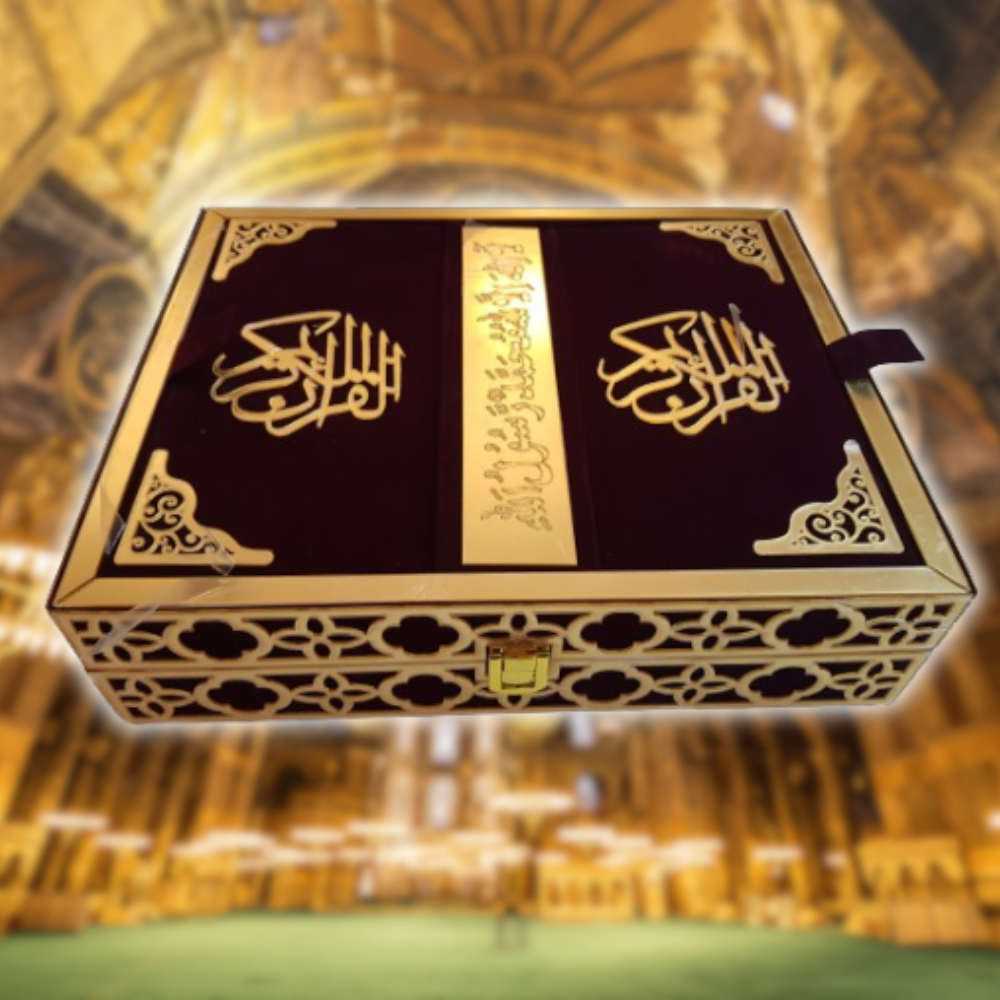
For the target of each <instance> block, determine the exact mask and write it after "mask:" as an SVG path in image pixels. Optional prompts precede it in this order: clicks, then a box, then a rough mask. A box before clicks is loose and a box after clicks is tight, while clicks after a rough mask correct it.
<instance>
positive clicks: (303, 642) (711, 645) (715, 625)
mask: <svg viewBox="0 0 1000 1000" xmlns="http://www.w3.org/2000/svg"><path fill="white" fill-rule="evenodd" d="M960 610H961V606H960V605H959V604H958V603H957V602H955V601H942V602H940V603H934V602H923V601H919V600H913V601H910V602H906V603H900V602H898V601H897V602H896V603H894V604H886V603H882V604H872V605H871V606H868V605H863V606H857V605H848V604H846V603H840V602H834V601H829V602H812V603H810V602H802V601H800V602H795V603H792V604H762V605H759V606H757V605H754V604H750V603H747V604H740V605H731V606H713V607H705V606H704V605H697V604H688V605H685V604H677V605H672V606H670V607H664V608H657V607H648V608H638V609H634V608H631V607H621V606H615V605H601V606H596V607H593V606H592V607H554V608H551V609H544V610H543V609H535V610H531V611H511V610H510V609H509V608H503V607H496V606H478V605H476V606H470V607H468V608H456V609H449V610H445V609H440V608H424V609H421V610H415V611H403V610H400V609H398V608H397V609H387V608H369V609H365V608H358V609H356V610H354V611H352V612H330V611H322V610H295V609H291V610H288V611H286V612H278V611H269V612H266V613H263V612H262V613H252V612H246V611H219V612H214V613H210V612H207V611H202V612H198V611H187V612H154V613H151V614H150V615H149V616H147V617H145V618H143V619H142V620H141V621H139V622H138V623H137V624H136V625H135V627H133V628H131V629H130V630H126V631H123V632H122V634H121V635H119V636H116V637H114V638H113V639H111V640H110V641H109V639H108V637H109V636H110V635H111V633H112V632H113V631H114V630H115V629H116V628H118V627H119V624H120V623H119V621H118V620H117V618H115V617H114V616H111V615H94V614H91V613H87V614H81V615H79V616H77V615H72V616H70V617H69V621H70V623H71V626H72V629H73V631H74V634H75V641H76V643H77V645H78V651H79V652H80V654H81V656H82V658H83V659H84V661H85V662H87V664H88V666H90V667H91V668H92V669H97V670H101V669H106V668H109V667H113V666H114V665H126V664H154V663H155V664H157V665H162V664H171V663H175V664H192V665H194V664H205V663H213V664H218V665H220V666H224V667H226V668H227V669H240V668H244V667H258V666H260V667H270V666H295V665H313V664H316V663H318V662H328V661H329V662H334V661H336V662H339V663H344V664H352V663H359V664H360V663H363V664H366V665H367V664H377V663H378V662H379V661H389V662H393V663H397V664H399V663H403V664H408V663H420V662H421V661H424V662H433V663H434V664H440V665H442V666H444V665H448V664H451V663H462V662H478V661H479V660H480V659H481V658H482V657H483V656H484V655H485V650H486V647H487V646H488V645H489V644H490V643H495V642H497V641H501V642H502V641H504V640H516V639H522V638H528V639H532V640H536V641H539V640H541V641H545V642H548V643H552V644H554V645H555V646H557V647H558V655H557V658H558V659H559V660H560V661H561V662H577V663H580V662H589V661H592V660H594V659H597V658H600V659H608V658H615V659H618V658H625V657H627V658H628V659H629V660H633V661H639V662H651V661H657V660H660V661H690V660H691V659H692V657H693V656H694V657H697V658H701V657H703V656H704V657H708V658H712V659H719V658H738V657H742V656H747V655H757V656H759V655H760V654H761V653H765V654H768V655H775V656H783V657H784V656H793V657H794V656H798V655H810V656H814V655H817V654H818V653H820V652H822V653H824V654H828V653H829V654H835V655H843V654H855V653H857V654H862V653H863V654H873V653H885V652H893V651H897V650H929V649H931V648H933V646H934V645H936V644H937V643H938V642H939V641H940V639H941V637H942V635H943V634H944V632H945V631H946V630H947V629H948V628H949V627H950V625H951V623H952V622H953V621H954V620H955V618H957V616H958V614H959V612H960ZM95 649H96V650H97V651H96V652H95ZM399 669H402V670H405V669H407V667H406V666H403V667H400V668H399Z"/></svg>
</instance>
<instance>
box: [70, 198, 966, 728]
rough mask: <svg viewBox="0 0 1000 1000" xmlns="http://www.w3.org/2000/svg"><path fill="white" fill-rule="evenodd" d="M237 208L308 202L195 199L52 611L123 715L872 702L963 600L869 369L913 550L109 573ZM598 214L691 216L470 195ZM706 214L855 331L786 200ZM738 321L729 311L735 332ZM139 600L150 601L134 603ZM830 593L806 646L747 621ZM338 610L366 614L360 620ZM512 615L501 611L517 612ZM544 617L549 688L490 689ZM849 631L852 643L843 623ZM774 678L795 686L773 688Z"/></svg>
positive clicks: (869, 427)
mask: <svg viewBox="0 0 1000 1000" xmlns="http://www.w3.org/2000/svg"><path fill="white" fill-rule="evenodd" d="M234 218H235V219H244V218H245V219H251V220H252V219H258V220H260V219H268V220H270V219H278V220H280V219H281V218H286V219H288V218H290V219H292V220H293V221H294V220H295V219H297V218H298V216H296V214H295V213H289V212H288V211H287V210H285V211H283V212H282V211H277V210H246V211H240V210H228V209H227V210H225V211H217V210H212V211H208V212H206V213H204V215H203V216H202V219H201V222H200V224H199V228H198V230H197V233H196V236H195V239H194V240H193V241H192V244H191V246H190V248H189V251H188V254H187V257H186V259H185V263H184V265H183V268H182V271H181V274H180V275H179V276H178V281H177V283H176V285H175V287H174V289H173V292H172V294H171V298H170V300H169V301H168V303H167V306H166V309H165V312H164V317H163V319H162V321H161V324H160V327H159V329H158V331H157V332H156V335H155V336H154V338H153V340H152V342H151V344H150V346H149V348H148V350H147V354H146V358H145V364H144V365H143V367H142V368H141V369H140V371H139V373H138V375H137V379H136V382H135V385H134V387H133V390H132V392H131V394H130V397H129V400H128V402H127V403H126V406H125V408H124V409H123V413H122V416H121V420H120V422H119V425H118V428H117V429H116V434H115V437H114V438H113V440H112V442H111V445H110V447H109V450H108V453H107V456H106V458H105V460H104V462H103V464H102V466H101V468H100V471H99V474H98V479H97V481H96V482H95V486H94V490H93V492H92V495H91V498H90V499H89V500H88V503H87V505H86V508H85V511H84V514H83V518H82V521H81V526H80V529H79V532H78V536H77V538H76V540H75V544H74V545H73V546H72V547H71V551H70V553H69V554H68V557H67V560H66V565H65V567H64V571H63V573H62V575H61V577H60V579H59V581H58V583H57V589H56V592H55V594H54V596H53V599H52V613H53V616H54V617H55V618H56V619H57V621H58V624H59V627H60V628H61V629H62V630H63V631H64V633H66V635H67V636H68V637H69V639H70V642H71V643H72V644H73V646H74V649H75V650H76V651H77V653H78V654H79V655H80V657H81V659H82V660H83V662H84V663H85V665H86V667H87V669H88V671H89V672H90V673H91V675H92V677H93V678H94V680H95V682H96V683H97V684H98V686H99V687H100V688H101V690H102V692H104V693H105V695H106V696H107V697H108V699H109V701H110V702H111V703H112V705H113V706H114V707H115V710H116V711H118V712H119V713H120V714H121V715H122V716H123V717H124V718H127V719H130V720H131V721H140V722H141V721H155V720H156V719H160V718H164V717H171V718H176V719H191V720H192V721H195V720H198V719H202V720H211V719H216V720H218V719H254V718H278V717H286V716H287V717H294V718H298V719H301V718H307V717H310V716H314V717H321V716H329V715H331V714H334V715H345V714H346V715H350V716H352V717H354V716H367V715H380V714H384V713H394V712H404V713H408V714H409V713H413V714H419V713H439V712H452V711H454V712H466V711H484V710H499V711H509V710H517V711H536V710H537V711H544V710H549V711H551V710H553V709H571V708H586V709H597V708H628V707H637V708H638V707H651V706H655V705H662V706H665V707H666V706H670V705H675V706H687V705H689V704H690V705H697V706H704V707H710V706H714V705H721V704H724V705H726V706H734V707H736V706H739V705H788V704H798V703H804V704H809V705H819V704H845V703H849V704H873V703H879V702H884V701H888V700H892V698H894V697H895V696H896V695H897V694H898V692H899V691H900V690H901V688H902V686H903V685H905V683H906V682H907V680H908V679H909V678H910V677H911V676H912V674H913V672H914V671H915V670H916V669H917V667H918V666H919V665H920V663H921V662H922V661H923V660H924V659H925V658H926V656H927V655H928V653H929V652H930V650H931V649H933V648H934V646H935V645H937V643H938V642H940V640H941V638H942V636H943V635H944V633H945V632H946V631H947V630H948V629H949V628H950V627H951V625H952V624H953V623H954V622H955V620H956V619H957V618H958V617H959V615H960V614H961V612H962V611H963V609H964V608H965V607H966V606H967V604H968V603H969V601H970V600H971V597H972V586H971V583H970V581H969V579H968V576H967V574H966V573H965V570H964V568H963V567H962V565H961V562H960V561H959V559H958V556H957V554H956V553H955V551H954V548H953V546H952V544H951V542H950V540H949V538H948V536H947V533H946V532H945V531H944V529H943V527H942V526H941V523H940V521H939V520H938V516H937V512H936V511H935V509H934V507H933V505H932V504H931V502H930V499H929V497H928V496H927V494H926V492H925V490H924V488H923V485H922V484H921V482H920V480H919V477H918V476H917V474H916V471H915V470H914V468H913V466H912V464H911V462H910V459H909V456H908V455H907V454H906V453H905V451H904V449H903V448H902V445H901V444H900V442H899V439H898V436H897V434H896V431H895V428H894V427H893V425H892V422H891V420H890V419H889V417H888V415H887V413H886V410H885V407H884V405H883V403H882V401H881V399H880V397H879V396H878V393H877V391H876V390H875V388H874V386H873V385H872V384H871V383H870V382H867V381H860V382H853V383H849V384H847V385H845V392H846V394H847V397H848V398H849V400H850V401H851V403H852V405H853V407H854V409H855V411H856V413H857V415H858V417H859V419H860V421H861V423H862V425H863V426H864V428H865V431H866V435H867V442H868V445H870V447H871V448H872V451H873V454H874V456H875V457H876V458H877V459H878V462H879V465H880V467H881V468H882V470H883V471H884V472H885V474H886V476H887V479H888V482H889V484H890V486H891V488H892V491H893V494H894V497H895V499H896V501H897V502H898V504H899V506H900V508H901V509H902V512H903V516H904V517H905V520H906V523H907V525H908V527H909V528H910V530H911V532H912V533H913V536H914V539H915V541H916V544H917V547H918V549H919V552H920V554H921V557H922V559H923V562H922V564H918V565H912V566H881V567H879V566H872V567H865V568H851V569H844V568H829V569H822V568H817V567H811V568H782V569H774V568H770V569H760V570H749V569H748V570H740V571H733V570H726V571H720V570H704V571H702V570H696V571H689V572H672V571H648V572H645V571H644V572H628V571H626V572H617V573H607V574H604V573H587V572H580V571H578V570H576V569H575V568H572V567H568V568H563V569H559V568H553V569H550V570H548V571H546V572H544V573H541V572H532V571H530V570H522V571H517V572H494V571H486V572H480V573H443V574H432V575H427V574H421V575H392V574H384V575H369V576H364V575H362V576H352V577H337V576H331V575H326V576H319V575H317V576H312V577H308V576H300V577H289V576H274V577H270V576H262V575H255V576H244V575H242V574H240V573H238V572H234V573H230V574H228V575H226V576H225V577H223V578H219V579H215V578H213V579H211V580H210V581H209V582H210V585H209V586H206V578H205V577H204V576H203V575H202V576H195V575H183V571H178V573H177V574H176V575H173V574H171V575H169V576H167V575H161V576H159V577H152V576H149V577H137V578H135V579H128V580H123V579H115V578H100V577H99V576H98V572H99V568H100V565H101V560H102V557H103V551H104V547H105V545H106V544H107V541H108V538H109V533H110V532H111V531H112V530H113V529H114V522H113V518H112V517H109V512H110V513H111V514H112V515H113V514H114V512H115V510H117V509H118V508H119V507H120V505H121V502H122V497H123V495H124V493H125V489H126V486H127V483H128V482H129V479H130V478H131V476H132V473H133V465H134V462H135V456H136V454H137V453H138V450H139V447H140V445H141V441H142V438H143V436H144V434H145V432H146V427H147V425H148V422H149V420H150V418H151V416H152V414H153V412H154V409H155V406H156V403H157V399H158V396H159V393H160V391H161V388H162V384H163V379H164V378H165V376H166V372H167V371H168V370H169V367H170V364H171V359H172V357H173V354H174V351H175V350H176V347H177V344H178V343H179V341H180V338H181V336H182V335H183V332H184V329H185V326H186V324H187V322H188V318H189V316H190V314H191V311H192V309H193V306H194V303H195V301H196V300H197V296H198V294H199V291H200V289H201V286H202V283H203V282H204V281H206V280H210V274H211V269H212V262H213V261H214V260H215V255H216V253H217V251H218V249H219V246H220V245H221V242H222V239H223V236H224V234H225V230H226V227H227V225H228V223H229V222H230V221H231V220H232V219H234ZM308 218H309V219H315V218H318V219H321V220H329V221H333V222H336V221H337V220H339V219H343V218H347V219H355V220H361V219H366V220H367V219H371V220H377V219H385V220H388V219H394V220H399V219H401V218H402V219H425V220H434V219H442V220H452V221H463V222H467V221H468V218H469V212H468V210H466V209H457V210H413V211H409V212H403V213H401V212H399V211H393V210H370V209H365V210H345V209H334V210H310V211H309V213H308ZM594 218H601V219H602V220H632V221H648V222H649V223H650V225H654V226H659V224H660V223H661V222H662V221H664V219H667V220H671V219H673V220H676V221H690V220H691V212H690V210H666V211H665V210H662V209H660V210H634V209H625V210H612V211H606V212H594V211H592V210H584V209H572V210H516V211H513V210H479V211H477V212H476V213H475V219H476V222H477V223H480V224H485V223H489V222H491V221H493V220H497V221H512V220H515V219H516V220H517V222H518V223H523V224H524V225H525V227H530V226H531V224H532V223H539V224H540V223H542V222H544V221H545V220H550V219H551V220H588V219H594ZM698 218H699V219H701V220H703V221H706V222H709V221H710V222H716V221H729V220H743V221H746V220H750V221H754V222H759V224H760V225H761V226H762V227H763V226H766V227H768V228H769V231H770V232H769V235H770V238H771V239H772V240H773V241H774V245H775V246H776V247H777V248H779V249H780V250H781V252H782V254H783V256H784V259H785V260H786V261H787V262H788V268H789V270H790V272H791V275H792V277H793V280H794V281H795V283H796V285H797V286H798V287H799V288H800V289H801V291H802V294H803V296H804V298H805V300H806V302H807V304H808V306H809V308H810V311H811V312H812V314H813V316H814V318H815V321H816V324H817V326H818V329H819V334H820V336H821V337H822V338H823V340H824V342H826V343H832V342H833V341H835V340H838V339H839V338H840V337H842V336H845V335H846V330H845V327H844V324H843V321H842V320H841V319H840V317H839V315H838V314H837V312H836V310H835V308H834V306H833V304H832V302H831V301H830V298H829V295H828V293H827V292H826V289H825V288H824V286H823V284H822V281H821V280H820V278H819V276H818V274H817V273H816V271H815V268H814V266H813V264H812V262H811V261H810V259H809V257H808V255H807V253H806V251H805V249H804V247H803V246H802V243H801V240H800V239H799V237H798V235H797V233H796V231H795V229H794V227H793V225H792V223H791V221H790V219H789V217H788V216H787V214H786V213H784V212H769V211H764V210H756V209H755V210H742V211H737V210H732V211H730V210H705V211H704V212H701V213H699V216H698ZM505 228H506V227H505ZM507 231H508V232H509V229H508V230H507ZM739 325H740V321H739V319H737V320H736V321H735V324H734V329H736V328H739ZM758 343H759V341H758ZM866 446H867V445H866ZM832 595H836V596H835V597H833V596H832ZM154 605H155V606H156V608H155V610H153V611H149V608H150V607H152V606H154ZM346 606H349V608H348V607H346ZM137 607H138V608H140V609H143V610H142V614H140V615H136V614H134V613H133V610H131V609H135V608H137ZM834 607H835V608H836V609H837V611H836V614H835V616H834V617H835V618H836V619H837V620H839V621H844V622H846V623H848V624H847V625H846V626H845V628H844V630H843V632H838V633H837V634H836V635H834V634H831V635H830V636H828V637H827V638H826V639H823V640H822V641H821V642H819V643H818V644H817V645H816V646H813V647H808V648H799V647H796V646H794V645H790V644H789V642H788V638H787V636H786V634H785V633H786V631H787V629H782V628H781V627H780V626H779V625H777V624H775V625H774V626H773V634H772V631H769V630H768V628H765V629H764V632H766V633H767V636H771V638H768V637H767V636H763V635H759V634H757V633H756V632H755V631H754V630H755V629H756V628H758V627H759V626H761V625H762V623H765V622H771V621H772V620H773V621H777V619H775V618H774V617H773V616H775V615H780V614H782V613H788V612H794V613H795V615H797V616H799V617H801V616H802V615H805V614H808V613H810V612H812V611H821V612H824V613H828V612H829V611H830V610H831V609H833V608H834ZM348 611H350V612H353V613H354V614H356V615H358V616H361V615H363V614H364V615H367V616H368V620H367V621H362V620H361V619H360V618H353V617H352V616H351V614H347V613H346V612H348ZM610 614H616V615H634V616H636V618H637V620H638V623H639V625H640V626H641V629H642V630H644V631H645V632H648V631H649V630H650V629H652V637H649V636H645V635H644V636H643V637H641V638H640V639H639V640H637V642H636V643H634V644H633V645H632V647H630V648H629V649H625V650H622V649H619V648H617V645H615V646H609V645H607V644H603V645H602V643H601V642H600V641H598V638H595V636H599V634H600V629H601V627H602V626H601V624H600V623H601V622H602V621H603V618H604V616H606V615H610ZM859 615H860V616H861V618H858V617H857V616H859ZM412 616H416V617H425V618H426V617H430V618H433V619H434V620H435V621H438V622H439V624H440V626H441V628H442V629H443V631H444V633H445V635H446V638H444V639H443V641H442V645H441V647H440V648H439V649H438V651H437V652H436V653H434V654H433V655H429V654H428V655H425V654H423V653H422V652H414V651H412V650H408V649H407V648H406V645H405V642H404V641H403V640H402V639H400V637H399V635H398V634H397V631H396V630H397V629H400V628H403V626H404V625H405V621H406V619H407V618H408V617H412ZM556 616H558V617H556ZM876 618H879V619H880V620H879V622H878V623H877V624H876V621H875V619H876ZM209 621H212V622H217V623H218V624H219V626H220V627H221V628H223V631H224V630H225V628H232V629H234V630H236V631H237V632H239V633H240V635H241V636H242V637H243V638H241V640H240V644H241V645H242V646H246V647H248V648H247V649H244V651H243V652H241V653H240V655H239V657H238V658H237V659H235V660H229V659H224V658H216V657H215V656H214V655H213V654H212V652H211V651H210V650H206V649H204V648H200V649H195V648H194V647H193V646H191V647H188V646H187V637H188V636H189V634H190V633H191V630H192V628H193V627H194V625H196V624H197V623H198V622H209ZM503 622H506V623H507V626H509V627H507V628H506V630H505V629H504V628H503V627H501V626H502V623H503ZM695 622H697V623H701V625H702V626H704V628H705V629H707V630H708V632H711V631H712V630H713V629H715V628H717V627H718V628H721V629H722V630H723V632H724V633H725V635H723V636H721V637H720V636H716V635H714V633H713V634H712V635H711V636H709V637H707V638H704V639H702V638H697V639H696V641H695V642H694V644H693V645H689V644H688V640H687V639H686V638H684V637H685V635H686V634H687V632H688V631H689V628H690V627H691V626H692V625H693V624H694V623H695ZM491 625H492V626H493V630H494V631H490V626H491ZM787 628H793V629H794V626H793V625H791V624H789V625H788V626H787ZM857 628H861V629H862V630H863V631H864V632H865V633H866V634H865V635H862V634H861V633H860V632H858V631H857ZM317 629H319V631H318V632H317ZM483 629H486V631H481V630H483ZM496 629H499V631H500V634H499V635H497V634H495V630H496ZM901 629H902V630H903V631H902V632H900V630H901ZM538 630H541V632H542V634H543V637H544V638H545V641H548V639H549V638H551V639H552V641H553V642H554V643H555V644H556V645H555V646H554V648H555V649H557V650H558V652H556V653H554V655H553V659H552V664H551V669H550V671H549V679H548V683H547V685H546V687H545V688H544V689H542V690H540V691H539V692H537V693H535V694H511V693H509V692H504V693H501V692H491V691H490V690H489V677H488V667H487V649H488V644H489V643H490V642H496V641H497V640H498V639H499V640H500V641H501V642H504V641H507V639H505V638H504V637H505V636H506V637H508V639H509V641H522V640H524V639H525V638H526V637H527V638H530V639H532V640H534V641H538V640H537V639H536V635H535V633H536V632H538ZM595 630H596V631H595ZM695 631H698V630H697V629H695ZM487 632H489V634H487ZM868 633H870V634H868ZM321 634H322V635H321ZM852 634H853V636H854V638H853V639H852V640H847V639H844V636H851V635H852ZM706 635H707V633H706ZM890 636H892V638H889V637H890ZM657 637H658V638H657ZM615 642H616V643H617V639H616V640H615ZM844 643H846V645H845V644H844ZM156 650H158V651H159V652H158V653H155V652H153V651H156ZM230 652H231V651H230ZM225 655H227V656H228V655H229V654H228V653H226V654H225ZM147 656H148V657H149V660H148V664H147V667H148V668H149V669H148V670H147V669H146V668H144V671H143V675H142V677H141V678H140V677H138V676H137V675H136V674H135V669H136V664H138V663H141V662H143V661H144V660H145V659H146V658H147ZM161 660H162V662H161ZM307 675H308V676H307ZM776 675H779V680H778V681H777V682H775V681H774V678H775V676H776ZM195 680H197V683H195V684H192V683H191V682H192V681H195ZM231 682H238V683H236V684H235V685H234V684H233V683H231ZM428 685H430V688H429V689H428V687H427V686H428ZM775 685H776V688H777V689H778V690H780V691H783V692H786V693H783V694H780V695H778V694H774V693H773V691H774V690H775ZM769 690H770V691H771V692H772V693H768V692H769ZM428 691H430V694H429V693H428ZM239 692H242V693H241V694H240V693H239ZM234 698H235V699H236V700H235V701H234ZM147 702H148V705H147ZM147 709H148V711H147Z"/></svg>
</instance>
